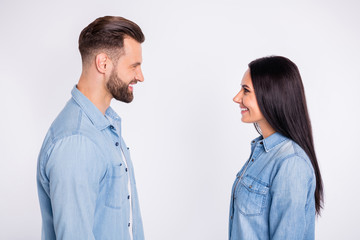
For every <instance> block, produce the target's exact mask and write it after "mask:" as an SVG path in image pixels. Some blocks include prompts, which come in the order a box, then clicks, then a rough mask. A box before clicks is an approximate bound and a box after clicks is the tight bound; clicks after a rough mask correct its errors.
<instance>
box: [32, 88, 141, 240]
mask: <svg viewBox="0 0 360 240" xmlns="http://www.w3.org/2000/svg"><path fill="white" fill-rule="evenodd" d="M71 93H72V98H71V99H70V100H69V102H68V103H67V105H66V106H65V108H64V109H63V111H62V112H61V113H60V114H59V116H58V117H57V118H56V119H55V121H54V122H53V124H52V126H51V127H50V129H49V131H48V133H47V135H46V137H45V140H44V143H43V146H42V148H41V151H40V154H39V159H38V169H37V185H38V195H39V201H40V207H41V215H42V239H46V240H52V239H71V240H74V239H79V240H80V239H86V240H90V239H101V240H106V239H109V240H110V239H111V240H113V239H119V240H120V239H121V240H128V239H130V231H129V230H130V229H132V232H133V239H134V240H143V239H144V233H143V226H142V221H141V214H140V208H139V203H138V196H137V191H136V184H135V178H134V171H133V165H132V162H131V160H130V152H129V148H128V147H127V146H126V145H125V142H124V140H123V138H122V137H121V120H120V118H119V116H118V115H117V114H116V113H115V112H114V111H113V110H112V109H111V107H109V108H108V109H107V110H106V114H105V116H104V115H103V114H102V113H101V112H100V110H98V109H97V108H96V106H95V105H94V104H93V103H92V102H91V101H90V100H89V99H87V98H86V97H85V96H84V95H83V94H82V93H81V92H80V91H79V90H78V89H77V88H76V86H75V87H74V89H73V90H72V92H71ZM121 151H123V154H124V156H125V159H123V156H122V154H121ZM125 161H126V162H125ZM126 163H127V164H126ZM128 174H129V175H130V176H129V175H128ZM129 177H130V183H131V193H130V192H129V191H128V189H129V188H128V178H129ZM130 201H131V204H130ZM130 206H132V223H133V225H132V226H129V222H130Z"/></svg>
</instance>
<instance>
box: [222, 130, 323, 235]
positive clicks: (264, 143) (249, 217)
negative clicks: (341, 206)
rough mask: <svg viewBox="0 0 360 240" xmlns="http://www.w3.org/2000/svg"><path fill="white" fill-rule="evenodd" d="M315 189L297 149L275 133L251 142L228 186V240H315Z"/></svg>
mask: <svg viewBox="0 0 360 240" xmlns="http://www.w3.org/2000/svg"><path fill="white" fill-rule="evenodd" d="M315 187H316V179H315V174H314V170H313V167H312V165H311V162H310V159H309V158H308V156H307V155H306V153H305V152H304V151H303V149H301V148H300V147H299V145H297V144H296V143H295V142H294V141H292V140H290V139H288V138H286V137H284V136H283V135H281V134H279V133H274V134H272V135H271V136H269V137H267V138H265V139H263V137H262V136H260V137H258V138H256V139H255V140H253V141H252V142H251V155H250V158H249V159H248V161H247V162H246V163H245V165H244V166H243V168H242V169H241V170H240V172H239V173H238V174H237V176H236V179H235V182H234V184H233V187H232V194H231V203H230V218H229V239H230V240H240V239H241V240H255V239H256V240H257V239H258V240H260V239H261V240H266V239H272V240H275V239H276V240H284V239H287V240H288V239H289V240H290V239H291V240H295V239H302V240H303V239H306V240H311V239H314V238H315V198H314V192H315Z"/></svg>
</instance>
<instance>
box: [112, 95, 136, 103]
mask: <svg viewBox="0 0 360 240" xmlns="http://www.w3.org/2000/svg"><path fill="white" fill-rule="evenodd" d="M113 97H114V98H115V99H116V100H118V101H120V102H124V103H131V102H132V100H133V99H134V97H133V96H131V97H127V98H124V97H115V96H113Z"/></svg>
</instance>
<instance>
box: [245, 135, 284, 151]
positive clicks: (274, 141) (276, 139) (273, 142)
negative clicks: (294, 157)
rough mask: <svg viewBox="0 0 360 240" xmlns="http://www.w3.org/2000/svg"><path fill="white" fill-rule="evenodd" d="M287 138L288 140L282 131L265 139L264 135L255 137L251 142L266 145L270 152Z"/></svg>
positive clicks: (266, 149)
mask: <svg viewBox="0 0 360 240" xmlns="http://www.w3.org/2000/svg"><path fill="white" fill-rule="evenodd" d="M285 140H287V138H286V137H285V136H283V135H282V134H281V133H278V132H275V133H273V134H271V135H270V136H269V137H267V138H265V139H264V138H263V136H259V137H257V138H255V139H254V140H253V141H252V142H251V144H252V145H254V144H256V143H257V142H260V144H262V145H263V146H264V149H265V152H269V151H271V150H272V149H274V148H275V147H276V146H277V145H279V144H281V143H282V142H284V141H285Z"/></svg>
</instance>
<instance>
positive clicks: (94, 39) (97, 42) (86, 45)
mask: <svg viewBox="0 0 360 240" xmlns="http://www.w3.org/2000/svg"><path fill="white" fill-rule="evenodd" d="M125 37H130V38H133V39H134V40H136V41H137V42H139V43H143V42H144V41H145V36H144V34H143V33H142V31H141V28H140V27H139V26H138V25H137V24H136V23H134V22H132V21H130V20H128V19H126V18H123V17H116V16H105V17H100V18H97V19H96V20H95V21H93V22H92V23H90V24H89V25H88V26H87V27H86V28H84V29H83V30H82V31H81V33H80V36H79V50H80V54H81V59H82V62H83V64H84V63H87V62H89V61H90V60H91V57H93V56H94V55H96V54H98V53H100V51H104V52H105V53H106V54H108V55H109V57H110V58H111V60H112V61H114V62H116V61H117V60H118V58H119V57H120V56H121V54H122V53H123V52H122V48H123V46H124V38H125Z"/></svg>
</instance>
